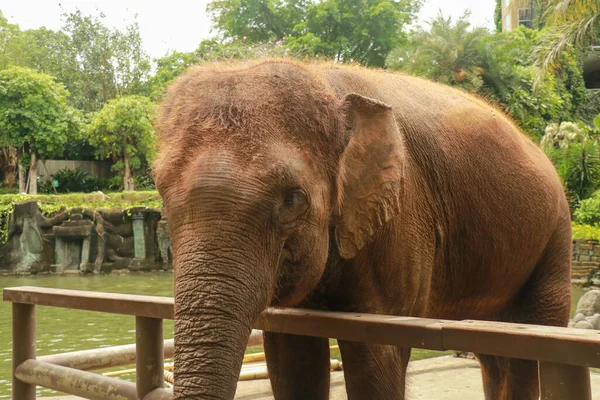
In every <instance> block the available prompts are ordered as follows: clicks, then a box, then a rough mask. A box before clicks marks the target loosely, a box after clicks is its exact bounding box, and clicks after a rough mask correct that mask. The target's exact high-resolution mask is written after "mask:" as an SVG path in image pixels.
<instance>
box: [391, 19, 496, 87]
mask: <svg viewBox="0 0 600 400" xmlns="http://www.w3.org/2000/svg"><path fill="white" fill-rule="evenodd" d="M469 16H470V13H469V12H468V11H467V12H465V13H464V14H463V16H462V17H460V18H459V19H458V21H456V22H453V21H452V19H451V18H450V17H448V18H445V17H443V16H442V15H441V14H439V15H438V16H437V17H436V18H434V19H433V20H431V21H430V22H429V29H427V30H425V29H418V30H416V31H414V32H412V33H411V35H410V39H409V41H408V42H407V43H406V44H405V45H403V46H400V47H397V48H395V49H394V50H392V51H391V52H390V54H389V55H388V57H387V64H388V66H389V67H390V68H393V69H401V70H404V71H407V72H410V73H412V74H415V75H420V76H425V77H427V78H430V79H433V80H436V81H438V82H442V83H445V84H448V85H453V86H460V87H462V88H463V89H466V90H470V91H476V90H478V89H479V87H480V86H481V84H482V80H481V67H480V66H481V63H482V57H481V52H480V47H481V44H482V41H483V40H484V39H485V38H487V37H488V36H489V35H490V33H489V31H488V30H487V29H485V28H471V25H470V23H469Z"/></svg>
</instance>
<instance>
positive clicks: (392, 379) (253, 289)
mask: <svg viewBox="0 0 600 400" xmlns="http://www.w3.org/2000/svg"><path fill="white" fill-rule="evenodd" d="M157 127H158V130H159V155H158V160H157V162H156V180H157V187H158V189H159V191H160V193H161V194H162V196H163V197H164V200H165V207H166V210H167V214H168V218H169V224H170V229H171V237H172V246H173V256H174V270H175V346H176V347H175V349H176V352H175V383H176V384H175V388H174V393H175V397H176V398H178V399H184V398H190V399H215V400H217V399H218V400H228V399H232V398H233V397H234V394H235V389H236V381H237V378H238V374H239V371H240V367H241V362H242V356H243V354H244V349H245V346H246V342H247V339H248V335H249V333H250V330H251V328H252V326H253V324H254V322H255V320H256V318H257V317H258V315H259V314H260V312H261V311H263V310H264V309H265V307H267V306H268V305H270V304H271V305H279V306H298V307H306V308H314V309H323V310H337V311H350V312H367V313H381V314H393V315H412V316H423V317H432V318H448V319H464V318H472V319H488V320H499V321H517V322H527V323H538V324H548V325H562V326H565V325H566V324H567V322H568V315H569V307H570V275H569V269H570V251H571V250H570V249H571V244H570V240H571V237H570V219H569V211H568V207H567V203H566V200H565V196H564V194H563V192H562V188H561V185H560V183H559V181H558V179H557V176H556V173H555V171H554V169H553V167H552V165H551V163H550V162H549V161H548V159H547V158H546V157H545V156H544V155H543V153H542V152H541V151H539V149H538V148H537V147H536V146H535V145H534V144H533V143H532V142H531V141H529V140H528V139H527V138H525V136H524V135H523V134H522V133H520V132H519V131H518V130H517V129H516V128H515V126H514V125H513V124H512V123H511V122H510V121H508V120H507V119H506V118H505V117H504V116H503V115H502V114H501V113H500V112H498V111H497V110H495V109H493V108H492V107H491V106H489V105H487V104H485V103H483V102H481V101H479V100H477V99H474V98H472V97H470V96H468V95H467V94H465V93H462V92H459V91H456V90H453V89H450V88H447V87H444V86H441V85H437V84H434V83H431V82H428V81H424V80H420V79H416V78H412V77H407V76H403V75H396V74H389V73H384V72H376V71H368V70H363V69H359V68H342V67H335V66H328V65H311V66H306V65H301V64H295V63H291V62H285V61H268V62H262V63H257V64H250V65H234V66H228V67H218V66H208V67H201V68H197V69H193V70H192V71H190V72H188V73H187V74H186V75H184V76H183V77H182V78H180V79H179V80H178V81H177V83H175V85H174V86H173V87H172V88H171V90H170V92H169V95H168V96H167V98H166V100H165V101H164V103H163V105H162V111H161V114H160V117H159V119H158V122H157ZM265 348H266V352H267V362H268V366H269V371H270V378H271V382H272V386H273V391H274V393H275V398H276V399H278V400H292V399H314V400H324V399H327V398H328V395H329V367H328V364H329V361H328V358H329V348H328V342H327V340H326V339H320V338H311V337H302V336H293V335H282V334H266V335H265ZM340 348H341V352H342V358H343V362H344V373H345V377H346V385H347V392H348V398H349V399H351V400H365V399H404V392H405V390H404V385H405V383H404V381H405V371H406V365H407V363H408V358H409V356H410V349H408V348H404V349H397V348H395V347H390V346H377V345H366V344H358V343H351V342H347V341H340ZM481 364H482V371H483V377H484V384H485V392H486V399H515V400H516V399H519V400H533V399H537V398H538V388H537V367H536V364H535V363H533V362H527V361H519V360H508V359H499V358H495V357H489V356H482V357H481Z"/></svg>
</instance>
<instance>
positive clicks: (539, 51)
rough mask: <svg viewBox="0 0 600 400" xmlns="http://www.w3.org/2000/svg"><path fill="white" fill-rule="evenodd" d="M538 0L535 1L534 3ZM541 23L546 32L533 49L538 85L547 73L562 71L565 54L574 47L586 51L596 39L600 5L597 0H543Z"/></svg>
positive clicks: (598, 28) (599, 22) (598, 34)
mask: <svg viewBox="0 0 600 400" xmlns="http://www.w3.org/2000/svg"><path fill="white" fill-rule="evenodd" d="M540 1H541V0H538V3H539V2H540ZM542 10H543V15H542V20H543V23H544V24H545V25H546V27H547V29H546V30H545V31H544V32H543V36H542V37H541V40H540V42H539V44H538V46H536V48H535V49H534V52H533V58H534V59H535V61H536V65H537V66H538V67H539V68H538V75H537V76H536V81H537V82H539V81H540V80H541V79H543V76H544V75H545V74H546V73H548V72H555V71H559V70H560V69H562V62H561V57H562V54H563V53H564V52H565V51H569V50H570V49H571V48H573V47H574V48H576V49H577V50H579V51H580V52H586V51H587V48H588V46H590V45H594V44H595V45H597V44H598V38H600V2H598V0H545V1H544V8H543V9H542Z"/></svg>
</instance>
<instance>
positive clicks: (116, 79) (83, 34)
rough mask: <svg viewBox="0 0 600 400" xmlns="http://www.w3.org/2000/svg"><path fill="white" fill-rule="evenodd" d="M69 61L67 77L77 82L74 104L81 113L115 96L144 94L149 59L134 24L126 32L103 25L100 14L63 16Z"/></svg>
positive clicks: (75, 83)
mask: <svg viewBox="0 0 600 400" xmlns="http://www.w3.org/2000/svg"><path fill="white" fill-rule="evenodd" d="M63 18H64V21H65V25H64V27H63V32H64V33H65V34H66V35H68V37H69V39H70V42H69V48H70V51H71V57H72V61H71V62H70V63H69V65H70V67H71V68H70V69H69V71H68V74H70V76H74V77H76V78H77V79H76V80H75V81H73V85H74V86H73V87H72V88H71V87H69V89H70V90H71V92H72V94H73V104H74V105H75V106H76V107H78V108H80V109H82V110H84V111H97V110H99V109H100V108H101V107H102V105H103V104H104V103H105V102H107V101H108V100H110V99H113V98H115V97H116V96H117V95H130V94H145V93H146V81H147V79H148V76H149V73H150V59H149V57H148V55H147V54H146V52H145V51H144V50H143V48H142V39H141V37H140V33H139V27H138V25H137V23H134V24H132V25H129V26H127V27H126V29H125V31H124V32H122V31H119V30H116V29H115V30H111V29H110V28H109V27H107V26H106V25H104V23H103V21H102V19H103V18H104V15H103V14H100V15H99V16H91V15H84V14H83V13H82V12H81V11H79V10H78V11H76V12H74V13H71V14H65V15H63Z"/></svg>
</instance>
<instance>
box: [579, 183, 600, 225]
mask: <svg viewBox="0 0 600 400" xmlns="http://www.w3.org/2000/svg"><path fill="white" fill-rule="evenodd" d="M573 219H574V221H575V222H577V223H578V224H587V225H600V191H597V192H594V194H593V195H592V196H591V197H590V198H589V199H585V200H582V201H581V203H580V205H579V208H578V209H577V210H575V212H574V213H573Z"/></svg>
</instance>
